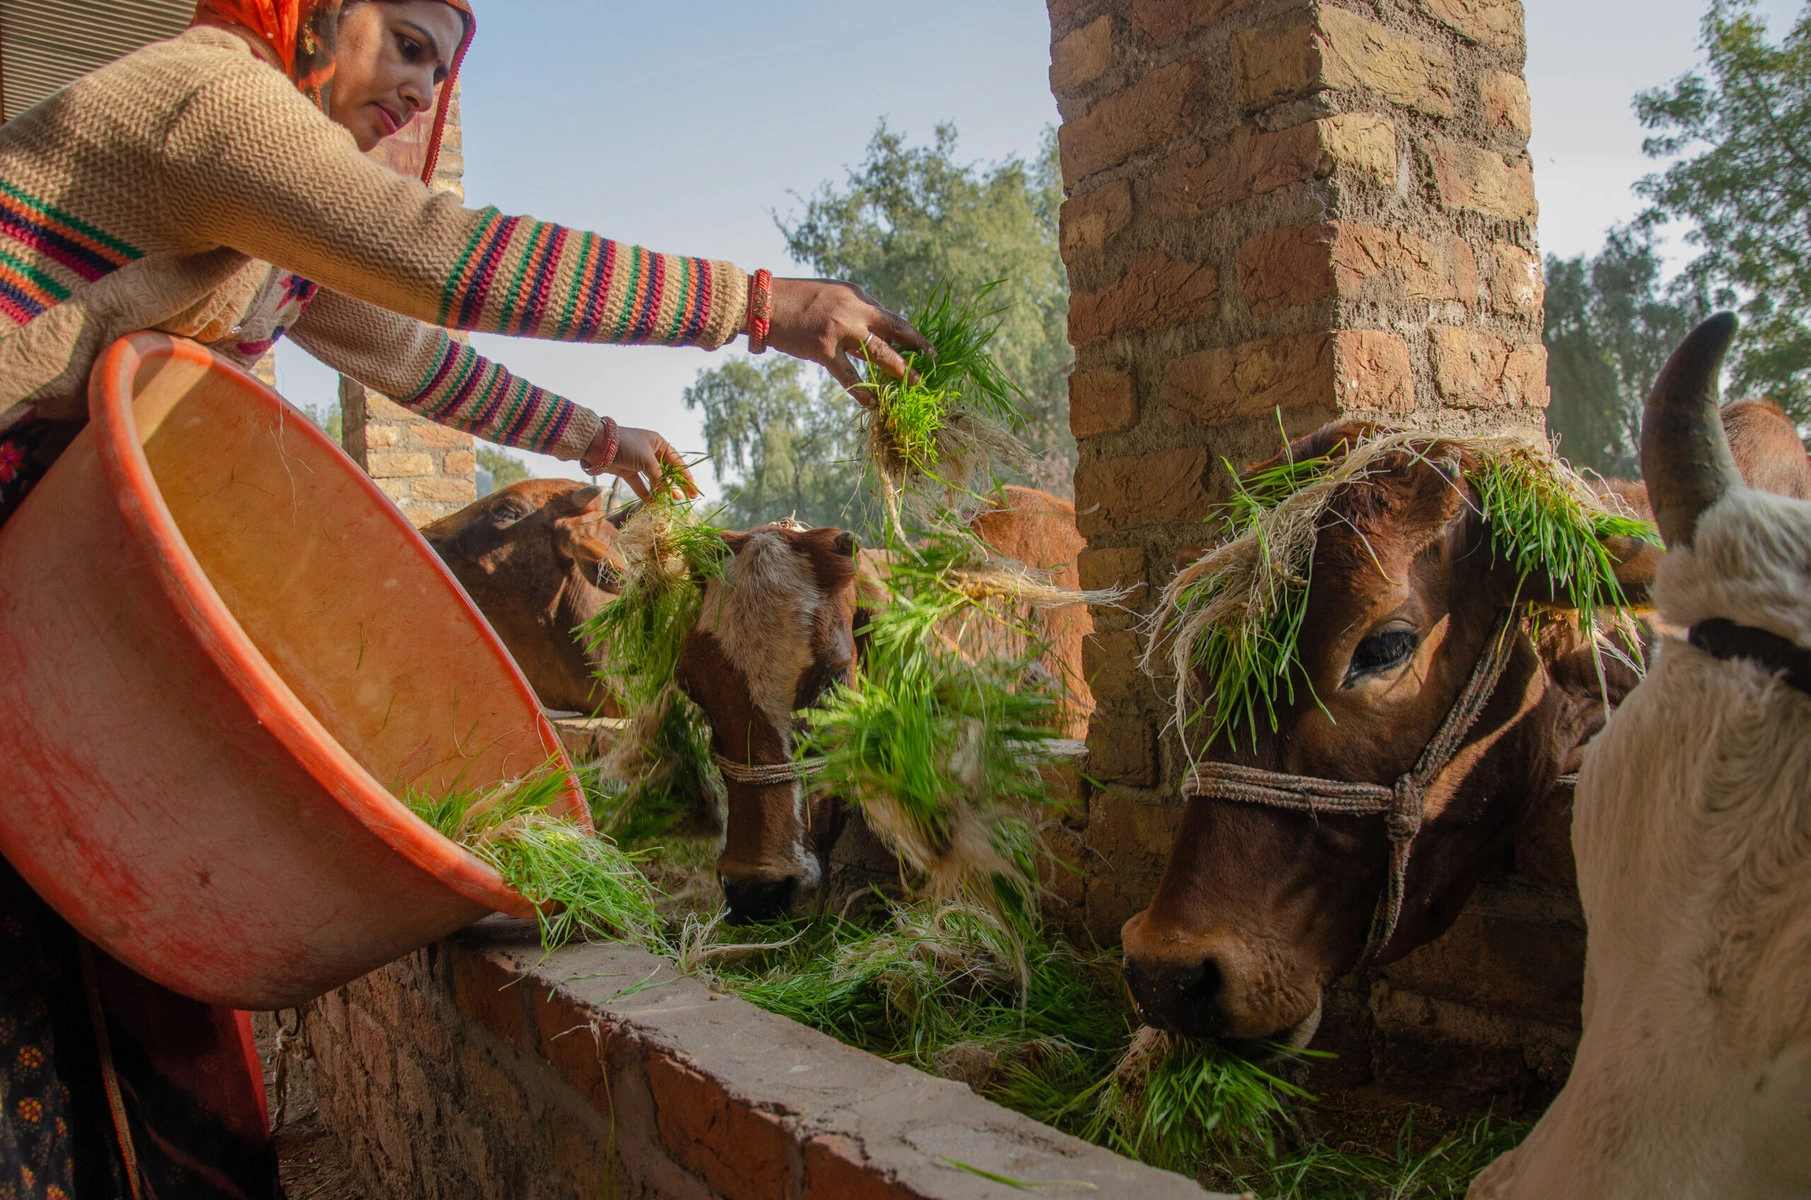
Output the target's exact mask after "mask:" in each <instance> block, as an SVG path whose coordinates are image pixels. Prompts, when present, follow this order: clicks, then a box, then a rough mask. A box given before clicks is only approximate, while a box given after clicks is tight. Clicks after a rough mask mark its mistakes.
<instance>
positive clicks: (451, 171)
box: [340, 94, 478, 526]
mask: <svg viewBox="0 0 1811 1200" xmlns="http://www.w3.org/2000/svg"><path fill="white" fill-rule="evenodd" d="M382 150H383V147H382V145H381V144H380V147H379V153H381V151H382ZM464 178H465V144H464V139H463V136H462V134H461V132H460V126H459V97H458V95H457V94H455V95H454V97H453V106H452V109H451V111H450V112H449V113H448V114H447V123H446V133H445V136H444V138H443V139H442V141H441V147H440V160H439V163H438V164H437V165H436V167H435V170H434V182H433V184H432V188H433V190H434V191H436V192H451V193H452V194H453V195H456V196H458V197H459V198H460V199H462V200H463V199H464V198H465V184H464V182H463V180H464ZM340 412H341V415H342V416H343V418H344V420H345V430H346V432H345V446H346V453H348V454H350V455H351V456H352V458H353V460H354V461H356V462H357V463H358V465H359V466H361V467H363V468H364V469H365V473H366V474H368V475H370V476H371V478H373V479H375V480H376V481H377V485H378V486H379V487H381V488H382V489H383V490H384V494H385V495H387V496H389V497H390V499H392V500H394V501H395V502H396V504H397V506H398V507H400V508H401V509H402V511H403V514H404V515H405V516H407V517H408V518H409V520H411V521H413V522H414V523H415V524H416V525H418V526H419V525H427V524H430V523H432V522H434V521H438V520H439V519H440V518H441V517H444V516H448V515H450V514H452V513H455V512H457V511H459V510H460V509H461V508H464V507H465V506H466V505H467V504H470V503H471V502H472V501H473V500H476V499H477V498H478V483H477V471H478V458H477V455H476V453H475V448H474V444H473V441H472V436H471V435H470V434H469V433H461V432H460V431H459V430H457V429H451V428H448V427H447V426H445V425H439V424H436V423H435V422H433V421H430V420H428V419H427V418H426V417H422V416H417V415H416V414H415V413H412V412H410V411H409V410H408V409H406V408H403V407H402V406H401V405H399V404H395V403H393V402H391V401H390V400H387V399H385V398H384V397H382V396H380V395H378V394H377V393H376V392H373V391H371V390H369V389H368V388H366V387H365V386H364V385H363V384H361V383H359V382H358V381H357V380H355V379H348V378H346V377H345V376H343V375H342V376H341V377H340Z"/></svg>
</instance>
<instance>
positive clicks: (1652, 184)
mask: <svg viewBox="0 0 1811 1200" xmlns="http://www.w3.org/2000/svg"><path fill="white" fill-rule="evenodd" d="M1702 30H1703V32H1702V40H1701V45H1702V47H1703V49H1704V51H1705V54H1706V57H1707V59H1708V64H1707V66H1708V71H1707V73H1706V74H1698V73H1693V74H1688V75H1684V76H1681V77H1680V78H1678V79H1676V80H1674V81H1673V82H1672V83H1671V84H1670V85H1668V86H1666V87H1661V88H1655V89H1654V90H1652V91H1648V92H1643V93H1641V94H1640V95H1638V96H1637V97H1636V99H1635V110H1636V114H1637V115H1638V116H1639V117H1640V118H1641V122H1642V124H1644V125H1646V126H1647V127H1648V128H1650V129H1653V130H1656V131H1657V133H1656V135H1655V136H1653V137H1650V138H1649V139H1647V141H1646V142H1645V143H1644V144H1643V150H1644V152H1645V153H1646V154H1648V155H1649V156H1650V157H1652V158H1666V157H1672V156H1674V155H1682V154H1685V153H1687V152H1688V151H1690V150H1693V149H1694V148H1701V149H1699V151H1698V153H1697V154H1696V155H1695V156H1694V157H1690V158H1686V159H1684V160H1682V161H1680V162H1677V163H1674V164H1673V165H1672V166H1670V167H1668V168H1667V169H1666V170H1665V171H1664V172H1661V173H1660V174H1657V175H1650V176H1648V177H1647V178H1645V179H1643V180H1642V181H1641V182H1640V183H1639V184H1638V185H1637V186H1636V190H1637V191H1638V192H1639V193H1640V194H1641V195H1642V196H1644V197H1645V198H1646V199H1648V200H1649V201H1650V202H1651V207H1650V208H1649V209H1648V210H1647V212H1646V213H1644V214H1643V216H1642V220H1643V221H1644V222H1645V223H1647V224H1648V225H1649V226H1655V225H1659V224H1661V223H1664V222H1666V221H1669V220H1687V221H1691V222H1692V223H1693V224H1694V225H1695V228H1694V229H1693V230H1692V231H1691V233H1690V234H1689V235H1688V237H1689V240H1690V241H1692V242H1693V243H1694V244H1696V245H1697V246H1699V247H1700V248H1701V252H1700V253H1699V254H1698V256H1697V257H1696V258H1695V259H1693V260H1692V262H1691V263H1690V265H1689V266H1687V268H1686V271H1685V275H1686V278H1687V279H1688V280H1689V281H1690V283H1691V285H1692V286H1693V287H1695V288H1696V289H1697V290H1698V292H1699V293H1700V296H1701V297H1702V299H1703V301H1704V303H1705V304H1715V305H1717V306H1720V307H1721V306H1739V308H1740V311H1741V313H1742V315H1743V318H1744V325H1745V329H1744V331H1743V336H1742V338H1741V340H1740V341H1739V342H1738V343H1737V347H1736V357H1735V362H1734V371H1733V375H1734V383H1735V384H1736V386H1737V387H1738V388H1740V389H1743V390H1754V391H1765V392H1767V393H1768V394H1769V395H1771V396H1772V397H1773V398H1774V399H1775V400H1777V401H1779V402H1780V403H1781V404H1782V405H1783V406H1784V407H1785V408H1786V409H1787V411H1788V412H1791V413H1792V414H1793V415H1794V416H1795V417H1797V418H1798V419H1800V420H1805V419H1807V418H1811V377H1808V375H1807V371H1808V369H1811V9H1807V10H1806V12H1805V13H1804V14H1802V15H1801V16H1800V17H1799V18H1798V20H1797V22H1795V23H1794V25H1793V26H1792V30H1791V32H1790V33H1788V34H1787V36H1786V39H1785V41H1784V42H1782V43H1780V44H1778V45H1774V44H1772V43H1770V42H1769V41H1768V40H1767V27H1766V23H1765V22H1764V21H1762V20H1761V19H1760V18H1759V17H1758V16H1756V14H1755V12H1754V0H1711V5H1710V9H1709V11H1708V12H1707V13H1706V14H1705V17H1704V23H1703V26H1702Z"/></svg>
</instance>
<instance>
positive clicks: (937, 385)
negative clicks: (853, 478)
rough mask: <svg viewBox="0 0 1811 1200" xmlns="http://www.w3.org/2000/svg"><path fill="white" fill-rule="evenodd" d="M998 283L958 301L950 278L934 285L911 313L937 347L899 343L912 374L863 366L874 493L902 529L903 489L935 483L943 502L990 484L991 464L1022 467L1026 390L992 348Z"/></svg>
mask: <svg viewBox="0 0 1811 1200" xmlns="http://www.w3.org/2000/svg"><path fill="white" fill-rule="evenodd" d="M998 286H999V283H998V282H996V283H991V284H988V285H987V286H986V287H984V288H982V289H981V290H980V291H979V292H977V293H976V294H975V295H974V296H972V297H970V298H968V299H965V300H958V299H957V298H956V295H955V290H954V289H953V288H952V287H951V286H950V285H949V284H947V283H945V284H940V285H939V286H938V287H936V288H935V289H933V290H932V292H931V294H930V295H929V296H928V297H927V298H926V299H925V300H924V302H923V303H921V304H918V305H914V306H913V307H912V308H911V309H910V311H909V312H908V314H907V315H908V317H909V319H910V320H911V322H912V324H913V325H914V326H916V327H917V329H918V331H919V332H920V333H922V334H924V336H925V339H926V340H927V341H929V342H930V344H931V345H932V346H933V347H934V348H935V353H934V354H920V353H917V352H915V351H909V350H908V351H905V352H903V357H904V358H905V360H906V364H907V365H908V366H909V367H910V368H911V372H912V374H914V375H916V377H917V378H916V379H910V378H908V379H894V378H893V377H892V376H890V375H886V374H884V373H883V372H881V371H879V370H878V369H876V368H875V367H874V365H873V364H872V363H871V362H870V363H869V365H868V369H867V376H868V380H869V386H870V387H871V388H872V389H873V393H874V404H873V407H872V408H870V409H868V410H867V413H866V416H865V417H864V420H865V422H866V425H867V438H868V457H869V461H870V462H871V463H872V464H873V466H874V469H875V473H876V475H877V476H878V477H879V480H880V485H881V499H882V501H883V503H884V504H885V505H886V508H887V512H888V514H889V516H890V517H891V518H892V525H893V529H894V531H895V532H899V531H900V530H901V528H902V527H901V523H900V511H899V509H900V503H899V498H900V495H901V494H902V493H910V492H913V491H915V490H916V489H917V488H918V487H919V485H922V484H926V483H929V484H933V485H936V487H938V488H940V489H941V490H942V492H943V493H944V498H945V501H946V502H947V501H948V500H949V499H951V498H952V497H953V496H954V495H956V494H960V493H964V492H972V490H973V489H974V488H976V487H977V486H979V487H982V488H985V487H987V486H991V484H992V483H993V476H994V474H995V472H996V471H997V470H1000V469H1004V468H1007V467H1021V468H1022V467H1024V466H1026V465H1028V464H1029V463H1030V461H1031V455H1030V452H1029V451H1028V450H1026V448H1025V447H1024V445H1023V444H1022V443H1021V442H1020V441H1019V440H1018V438H1017V437H1015V436H1014V434H1013V430H1015V429H1016V428H1018V427H1019V426H1020V425H1021V424H1022V420H1021V418H1020V416H1019V405H1020V402H1021V401H1022V400H1023V399H1024V393H1023V391H1022V390H1021V389H1020V388H1019V385H1018V384H1016V383H1014V382H1013V381H1012V380H1011V379H1009V378H1008V377H1007V375H1006V373H1005V372H1004V371H1003V370H1001V369H1000V365H999V363H998V362H996V361H995V359H994V357H993V355H992V354H991V353H990V352H989V349H988V347H989V345H990V344H991V343H992V342H993V339H994V337H995V336H996V335H997V334H998V333H999V329H1000V321H999V317H1000V314H1001V313H1002V312H1004V311H1005V310H1004V309H1003V308H988V307H986V305H987V302H988V299H989V297H990V296H991V295H992V294H993V291H994V289H995V288H997V287H998Z"/></svg>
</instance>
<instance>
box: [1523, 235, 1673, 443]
mask: <svg viewBox="0 0 1811 1200" xmlns="http://www.w3.org/2000/svg"><path fill="white" fill-rule="evenodd" d="M1660 271H1661V260H1660V256H1659V254H1658V252H1657V251H1656V249H1655V246H1654V243H1653V239H1652V236H1651V234H1650V233H1649V232H1648V231H1647V230H1646V229H1642V228H1635V229H1613V230H1611V231H1610V234H1609V237H1608V239H1607V241H1606V242H1605V244H1604V248H1603V249H1602V250H1601V251H1599V252H1598V254H1597V256H1596V257H1595V258H1586V257H1585V256H1584V255H1582V254H1581V255H1579V256H1578V257H1577V258H1571V259H1559V258H1554V257H1551V256H1549V257H1548V259H1547V304H1546V327H1545V329H1544V330H1543V332H1542V339H1543V340H1544V341H1545V342H1546V344H1547V383H1548V385H1549V386H1550V387H1551V388H1552V389H1553V400H1552V403H1551V404H1550V405H1549V406H1548V408H1547V428H1548V431H1549V432H1550V433H1552V434H1553V436H1554V437H1555V438H1556V439H1557V440H1558V442H1559V449H1560V453H1562V454H1564V455H1565V456H1566V457H1567V458H1568V459H1570V460H1572V462H1573V463H1574V464H1576V465H1578V466H1581V467H1590V468H1592V469H1593V470H1595V471H1598V472H1600V473H1602V474H1604V475H1606V476H1620V477H1623V478H1633V477H1634V476H1636V475H1637V474H1639V473H1640V470H1641V464H1640V461H1639V447H1640V444H1641V405H1642V402H1643V401H1644V400H1645V399H1646V398H1647V393H1648V389H1649V388H1651V387H1652V386H1653V383H1654V379H1655V377H1656V376H1657V375H1658V374H1659V373H1660V368H1661V367H1662V366H1663V365H1665V363H1666V359H1667V356H1668V355H1670V354H1671V353H1672V352H1673V347H1674V346H1676V345H1678V343H1679V340H1680V339H1681V338H1683V337H1684V336H1685V334H1686V333H1687V332H1688V331H1689V330H1690V329H1691V327H1692V325H1694V324H1695V323H1696V322H1697V321H1698V320H1699V319H1701V317H1702V314H1703V311H1704V310H1703V305H1702V302H1701V300H1700V299H1699V298H1698V296H1697V295H1696V294H1695V291H1694V289H1693V288H1692V287H1691V285H1690V283H1689V281H1675V282H1674V284H1673V285H1672V286H1670V287H1663V286H1662V285H1661V281H1660Z"/></svg>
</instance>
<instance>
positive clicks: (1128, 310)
mask: <svg viewBox="0 0 1811 1200" xmlns="http://www.w3.org/2000/svg"><path fill="white" fill-rule="evenodd" d="M1219 303H1220V277H1219V274H1218V272H1216V271H1215V270H1214V268H1212V267H1209V266H1204V265H1202V264H1200V263H1189V262H1177V261H1176V260H1174V259H1172V258H1168V257H1166V256H1163V255H1157V256H1153V257H1151V258H1146V259H1141V260H1139V261H1138V262H1135V263H1133V264H1132V266H1131V269H1129V270H1128V271H1127V272H1126V274H1125V277H1124V278H1122V279H1121V280H1120V281H1119V282H1118V283H1115V284H1111V285H1109V286H1107V287H1105V288H1102V289H1101V290H1099V291H1096V292H1079V293H1076V294H1075V295H1073V296H1071V297H1070V299H1069V340H1070V341H1071V342H1073V343H1075V344H1076V345H1078V346H1085V345H1087V344H1088V343H1090V342H1098V341H1102V340H1104V339H1106V338H1110V337H1116V336H1118V335H1119V334H1123V333H1131V332H1134V331H1142V330H1148V329H1162V328H1167V327H1171V326H1175V325H1182V324H1186V323H1188V322H1191V321H1205V320H1207V319H1209V318H1210V317H1212V316H1214V315H1215V313H1216V312H1217V311H1218V308H1219Z"/></svg>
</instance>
